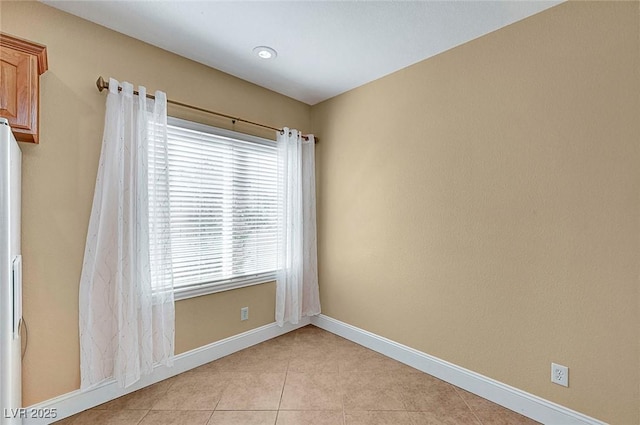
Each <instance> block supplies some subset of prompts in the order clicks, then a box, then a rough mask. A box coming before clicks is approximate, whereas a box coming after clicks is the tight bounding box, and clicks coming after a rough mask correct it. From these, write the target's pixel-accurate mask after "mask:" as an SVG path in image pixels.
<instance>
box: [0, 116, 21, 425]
mask: <svg viewBox="0 0 640 425" xmlns="http://www.w3.org/2000/svg"><path fill="white" fill-rule="evenodd" d="M21 163H22V152H21V151H20V148H19V147H18V143H16V139H15V138H14V137H13V133H12V132H11V127H10V126H9V122H8V121H7V120H6V119H5V118H0V425H9V424H11V425H15V424H20V423H22V419H21V418H22V417H24V413H25V412H24V410H23V409H22V397H21V342H20V322H21V320H22V256H21V255H20V252H21V251H20V191H21V185H20V180H21Z"/></svg>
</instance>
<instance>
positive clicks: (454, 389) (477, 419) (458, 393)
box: [449, 384, 484, 425]
mask: <svg viewBox="0 0 640 425" xmlns="http://www.w3.org/2000/svg"><path fill="white" fill-rule="evenodd" d="M449 385H451V384H449ZM451 386H452V387H453V391H454V392H455V393H456V394H457V395H458V397H460V399H462V402H463V403H464V404H465V406H467V408H468V409H469V410H470V411H471V414H472V415H473V416H474V417H475V418H476V421H478V423H479V424H480V425H484V424H483V422H482V421H481V420H480V418H479V417H478V415H476V411H475V409H472V408H471V406H469V403H467V400H465V399H464V397H462V395H461V394H460V392H459V391H458V387H456V386H455V385H451Z"/></svg>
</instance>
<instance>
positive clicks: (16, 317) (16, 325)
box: [11, 255, 22, 339]
mask: <svg viewBox="0 0 640 425" xmlns="http://www.w3.org/2000/svg"><path fill="white" fill-rule="evenodd" d="M12 280H13V285H12V297H11V298H12V304H13V323H12V327H11V329H12V334H13V339H18V338H20V322H21V321H22V255H16V257H15V258H14V259H13V279H12Z"/></svg>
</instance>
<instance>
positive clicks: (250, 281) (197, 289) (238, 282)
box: [174, 272, 276, 301]
mask: <svg viewBox="0 0 640 425" xmlns="http://www.w3.org/2000/svg"><path fill="white" fill-rule="evenodd" d="M275 280H276V273H275V272H270V273H263V274H259V275H255V276H249V277H241V278H236V279H229V280H224V281H219V282H212V283H203V284H201V285H194V286H189V287H186V288H176V289H175V292H174V299H175V300H176V301H180V300H186V299H189V298H194V297H200V296H203V295H210V294H215V293H217V292H223V291H230V290H232V289H239V288H246V287H247V286H253V285H260V284H263V283H268V282H274V281H275Z"/></svg>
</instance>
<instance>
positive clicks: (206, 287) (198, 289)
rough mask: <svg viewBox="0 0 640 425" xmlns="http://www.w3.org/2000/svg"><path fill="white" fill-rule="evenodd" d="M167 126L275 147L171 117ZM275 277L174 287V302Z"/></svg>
mask: <svg viewBox="0 0 640 425" xmlns="http://www.w3.org/2000/svg"><path fill="white" fill-rule="evenodd" d="M167 125H169V126H173V127H180V128H184V129H188V130H193V131H199V132H202V133H208V134H211V135H213V136H217V137H224V138H229V139H234V140H239V141H242V142H250V143H257V144H261V145H266V146H269V147H275V143H276V141H275V140H271V139H265V138H262V137H258V136H253V135H250V134H245V133H240V132H237V131H232V130H226V129H223V128H218V127H214V126H210V125H207V124H202V123H198V122H193V121H188V120H184V119H180V118H176V117H172V116H168V117H167ZM276 276H277V269H275V270H273V271H269V272H264V273H256V274H251V275H245V276H236V277H232V278H228V279H220V280H216V281H213V282H204V283H201V284H192V285H188V286H183V287H175V286H174V299H175V300H176V301H179V300H184V299H188V298H193V297H199V296H203V295H209V294H215V293H218V292H223V291H229V290H233V289H239V288H245V287H248V286H254V285H260V284H264V283H269V282H274V281H275V280H276Z"/></svg>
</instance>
